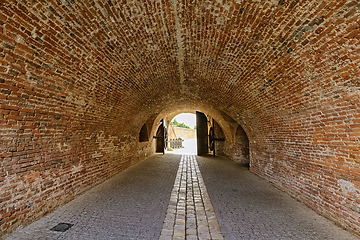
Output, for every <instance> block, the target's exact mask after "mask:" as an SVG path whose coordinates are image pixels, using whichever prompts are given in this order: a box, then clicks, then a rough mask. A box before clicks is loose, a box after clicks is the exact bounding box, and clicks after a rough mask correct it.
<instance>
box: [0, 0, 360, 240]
mask: <svg viewBox="0 0 360 240" xmlns="http://www.w3.org/2000/svg"><path fill="white" fill-rule="evenodd" d="M359 9H360V2H359V1H357V0H341V1H338V0H322V1H318V0H298V1H297V0H281V1H278V0H264V1H256V0H251V1H240V0H230V1H207V0H204V1H196V2H195V1H176V0H174V1H140V0H128V1H114V0H106V1H105V0H91V1H72V0H50V1H43V0H41V1H33V0H18V1H16V0H1V1H0V231H1V234H0V235H5V234H7V233H9V232H11V231H13V230H14V229H15V228H17V227H18V226H21V225H27V224H28V223H30V222H32V221H34V220H35V219H38V218H39V217H41V216H43V215H45V214H46V213H48V212H51V211H53V210H54V209H55V208H56V207H57V206H59V205H62V204H63V203H64V202H67V201H69V200H71V199H73V198H74V197H75V196H76V195H78V194H80V193H82V192H84V191H85V190H86V189H89V188H90V187H92V186H94V185H96V184H98V183H100V182H102V181H104V180H105V179H108V178H109V177H110V176H112V175H114V174H115V173H117V172H120V171H122V170H123V169H126V168H127V167H129V166H131V165H132V164H135V163H137V162H139V161H140V160H142V159H144V158H145V156H147V155H150V154H152V153H153V152H154V149H155V146H154V140H153V139H152V136H154V135H155V131H156V129H157V127H158V126H159V120H160V119H161V118H163V117H166V116H169V115H170V114H175V113H180V112H188V111H195V110H199V111H202V112H205V113H207V114H210V115H211V116H212V117H214V119H215V120H216V121H217V123H218V124H219V126H221V128H222V131H223V134H224V136H225V138H226V139H227V142H226V143H227V144H225V147H224V149H225V148H228V150H226V149H225V151H224V153H227V155H229V156H230V157H235V156H236V152H237V151H236V147H234V146H236V145H235V142H236V138H235V134H236V131H237V128H238V126H239V125H241V126H242V128H243V130H244V132H245V133H246V135H247V137H248V139H249V152H250V169H251V171H253V172H254V173H256V174H258V175H259V176H261V177H263V178H265V179H267V180H268V181H271V182H272V183H273V184H274V185H275V186H277V187H278V188H280V189H282V190H284V191H286V192H287V193H289V194H290V195H292V196H294V197H295V198H296V199H298V200H299V201H301V202H303V203H305V204H307V205H308V206H310V207H311V208H313V209H315V210H316V211H318V212H319V213H321V214H323V215H324V216H326V217H328V218H330V219H332V220H334V221H335V222H336V223H338V224H339V225H341V226H342V227H344V228H347V229H349V230H351V231H354V232H356V233H358V234H359V233H360V220H359V217H360V202H359V199H360V167H359V163H360V152H359V151H360V149H359V137H360V110H359V109H360V106H359V105H360V97H359V96H360V79H359V69H360V68H359V62H360V48H359V46H360V45H359V40H360V35H359V33H360V30H359V27H360V25H359V11H360V10H359ZM144 124H146V126H147V129H148V130H149V141H147V142H139V139H138V138H139V132H140V129H141V128H142V126H143V125H144ZM231 149H232V150H231ZM234 149H235V150H234Z"/></svg>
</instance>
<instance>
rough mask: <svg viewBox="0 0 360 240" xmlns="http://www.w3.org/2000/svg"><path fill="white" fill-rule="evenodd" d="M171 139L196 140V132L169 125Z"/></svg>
mask: <svg viewBox="0 0 360 240" xmlns="http://www.w3.org/2000/svg"><path fill="white" fill-rule="evenodd" d="M168 134H169V139H176V138H182V139H183V140H186V139H193V138H196V130H194V129H188V128H182V127H177V126H175V125H171V124H170V125H169V128H168Z"/></svg>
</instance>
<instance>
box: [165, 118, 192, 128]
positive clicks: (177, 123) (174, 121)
mask: <svg viewBox="0 0 360 240" xmlns="http://www.w3.org/2000/svg"><path fill="white" fill-rule="evenodd" d="M170 124H171V125H175V126H178V127H182V128H188V129H191V127H189V126H188V125H186V124H185V123H179V122H178V121H176V119H174V120H173V121H172V122H170Z"/></svg>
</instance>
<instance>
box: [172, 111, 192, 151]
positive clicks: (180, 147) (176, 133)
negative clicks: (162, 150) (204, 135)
mask: <svg viewBox="0 0 360 240" xmlns="http://www.w3.org/2000/svg"><path fill="white" fill-rule="evenodd" d="M170 118H171V119H170ZM169 120H171V121H169V122H170V124H169V126H168V136H169V147H168V150H170V151H172V152H173V153H176V154H178V153H179V154H183V153H188V154H196V152H197V145H196V139H197V138H196V116H195V114H193V113H180V114H177V115H176V116H173V115H171V116H169Z"/></svg>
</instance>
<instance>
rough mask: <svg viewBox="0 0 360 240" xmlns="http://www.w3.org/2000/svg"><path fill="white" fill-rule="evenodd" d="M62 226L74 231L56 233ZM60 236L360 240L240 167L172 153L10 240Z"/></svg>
mask: <svg viewBox="0 0 360 240" xmlns="http://www.w3.org/2000/svg"><path fill="white" fill-rule="evenodd" d="M210 200H211V201H210ZM58 223H70V224H73V226H72V227H71V228H69V229H68V230H67V231H65V232H57V231H52V230H50V229H51V228H53V227H54V226H56V225H57V224H58ZM55 239H57V240H72V239H74V240H75V239H76V240H111V239H116V240H130V239H136V240H140V239H146V240H152V239H154V240H159V239H160V240H164V239H165V240H167V239H168V240H172V239H187V240H191V239H199V240H200V239H225V240H241V239H248V240H250V239H251V240H262V239H263V240H268V239H270V240H273V239H274V240H278V239H304V240H312V239H314V240H315V239H319V240H320V239H321V240H323V239H329V240H331V239H332V240H359V239H360V238H359V237H357V236H355V235H353V234H351V233H349V232H347V231H345V230H343V229H341V228H339V227H338V226H336V225H335V224H334V223H332V222H331V221H329V220H327V219H325V218H324V217H321V216H319V215H318V214H316V213H315V212H314V211H312V210H311V209H309V208H308V207H306V206H304V205H302V204H301V203H299V202H297V201H296V200H295V199H293V198H291V197H289V196H288V195H287V194H285V193H283V192H281V191H279V190H278V189H276V188H274V187H273V186H271V185H270V184H269V183H268V182H267V181H266V180H264V179H261V178H259V177H257V176H256V175H254V174H252V173H250V172H249V170H248V169H247V168H246V167H244V166H241V165H239V164H237V163H235V162H232V161H230V160H227V159H225V158H221V157H212V156H208V157H198V156H196V157H195V156H193V155H186V154H183V155H177V154H165V155H153V156H151V157H149V158H147V159H146V160H144V161H142V162H140V163H139V164H137V165H135V166H132V167H130V168H128V169H127V170H125V171H123V172H121V173H119V174H118V175H116V176H114V177H113V178H111V179H109V180H108V181H105V182H104V183H102V184H100V185H98V186H96V187H94V188H92V189H90V190H89V191H87V192H86V193H84V194H82V195H81V196H78V197H77V198H76V199H75V200H73V201H71V202H69V203H68V204H66V205H64V206H62V207H60V208H59V209H57V210H56V211H55V212H53V213H51V214H48V215H47V216H45V217H43V218H42V219H40V220H38V221H37V222H34V223H33V224H31V225H29V226H27V227H25V228H23V229H18V231H16V232H15V233H14V234H12V235H11V236H9V237H8V238H7V239H6V240H55Z"/></svg>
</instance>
